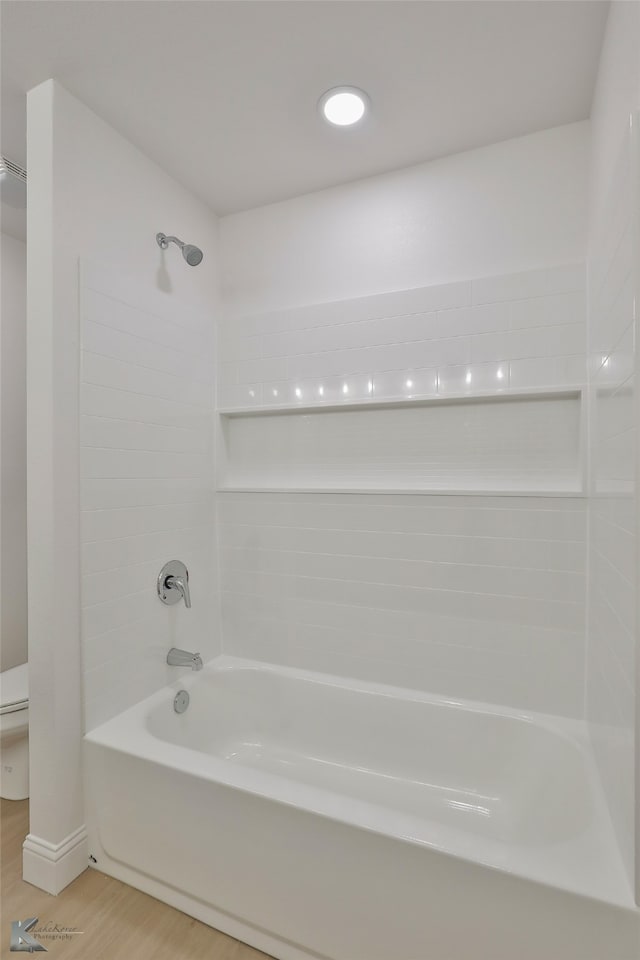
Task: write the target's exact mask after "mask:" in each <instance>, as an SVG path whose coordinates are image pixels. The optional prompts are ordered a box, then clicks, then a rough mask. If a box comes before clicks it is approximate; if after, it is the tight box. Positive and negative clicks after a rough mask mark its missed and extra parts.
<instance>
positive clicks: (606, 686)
mask: <svg viewBox="0 0 640 960" xmlns="http://www.w3.org/2000/svg"><path fill="white" fill-rule="evenodd" d="M635 177H637V171H636V170H634V169H633V164H632V140H631V136H627V137H625V138H624V139H623V145H622V149H621V153H620V156H619V157H618V162H617V166H616V168H615V170H614V171H613V175H612V179H611V183H610V189H609V196H608V198H607V202H606V204H605V205H604V207H603V210H602V212H601V214H600V219H599V220H598V222H597V223H596V224H595V225H594V226H595V230H594V238H593V244H592V255H591V258H590V260H589V263H588V286H589V311H588V333H589V358H588V359H589V363H588V367H589V373H590V384H589V398H590V410H591V417H590V420H591V424H590V441H591V442H590V450H591V471H590V473H591V476H590V480H591V491H592V496H591V497H590V499H589V591H588V597H589V610H588V642H587V695H586V712H587V718H588V720H589V725H590V730H591V736H592V742H593V746H594V750H595V754H596V759H597V761H598V764H599V767H600V773H601V778H602V783H603V785H604V788H605V792H606V794H607V798H608V801H609V806H610V810H611V814H612V820H613V824H614V827H615V830H616V834H617V837H618V843H619V847H620V851H621V853H622V857H623V859H624V862H625V864H626V866H627V870H628V873H629V877H630V879H632V878H633V873H634V832H635V831H634V796H635V787H634V769H635V756H634V749H635V748H634V727H635V711H636V706H635V698H636V696H637V692H636V690H635V679H634V678H635V669H636V667H635V658H636V655H637V654H636V644H637V624H636V593H637V589H638V565H637V556H636V551H637V543H636V517H637V489H636V445H637V427H636V421H637V413H636V411H637V395H636V386H635V375H634V371H635V365H636V354H635V338H636V336H637V333H636V315H635V303H634V291H635V290H636V283H637V278H636V275H635V271H634V255H635V257H637V256H638V251H637V250H635V251H634V243H633V237H634V227H633V217H634V213H635V206H636V203H637V199H636V201H635V202H634V199H633V197H634V190H633V178H635Z"/></svg>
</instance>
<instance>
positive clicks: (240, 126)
mask: <svg viewBox="0 0 640 960" xmlns="http://www.w3.org/2000/svg"><path fill="white" fill-rule="evenodd" d="M607 7H608V4H606V3H600V2H590V0H588V2H581V0H569V2H557V0H551V2H550V0H539V2H520V0H510V2H485V0H472V2H463V0H460V2H452V0H449V2H427V0H414V2H411V0H410V2H405V0H374V2H371V0H350V2H342V0H297V2H286V0H285V2H280V0H278V2H273V0H226V2H218V0H204V2H192V0H172V2H156V0H126V2H115V0H111V2H103V0H32V2H25V0H4V2H3V3H2V5H1V24H2V140H1V149H2V153H4V154H5V155H6V156H8V157H10V158H11V159H13V160H15V161H16V162H18V163H22V164H25V162H26V157H25V152H26V148H25V116H24V114H25V101H24V95H25V92H26V91H27V90H28V89H30V88H31V87H33V86H35V85H36V84H38V83H40V82H41V81H43V80H46V79H48V78H49V77H55V78H56V79H58V80H59V81H60V82H61V83H62V84H63V85H64V86H65V87H66V88H67V89H68V90H69V91H71V92H72V93H74V94H76V95H77V96H78V97H80V98H81V99H82V100H84V101H85V103H87V104H88V105H89V106H90V107H92V108H93V109H94V110H95V111H96V112H97V113H99V114H100V115H101V116H103V117H104V118H105V119H106V120H107V121H108V122H109V123H111V124H112V125H113V126H114V127H116V128H117V129H118V130H120V131H121V132H122V133H123V134H124V135H125V136H126V137H128V138H129V139H130V140H131V141H133V142H134V143H135V144H137V145H138V146H139V147H140V148H141V149H142V150H143V151H145V152H146V153H147V154H148V155H150V156H152V157H154V158H155V159H156V160H157V161H158V163H160V164H161V165H162V166H163V167H164V168H165V169H166V170H167V171H168V172H169V173H171V174H172V175H174V176H175V177H176V178H177V179H179V180H180V181H182V182H183V183H184V184H185V185H186V186H188V187H189V188H190V189H191V190H192V191H193V192H194V193H196V194H197V195H198V196H200V197H201V198H202V199H203V200H205V201H206V202H207V203H208V204H209V205H210V206H211V207H212V208H213V209H214V210H215V211H216V212H218V213H220V214H226V213H229V212H233V211H238V210H244V209H247V208H250V207H254V206H259V205H262V204H265V203H271V202H274V201H277V200H282V199H285V198H288V197H293V196H297V195H299V194H302V193H307V192H309V191H312V190H318V189H321V188H323V187H328V186H332V185H334V184H339V183H344V182H347V181H350V180H355V179H358V178H360V177H366V176H370V175H372V174H376V173H381V172H384V171H387V170H391V169H395V168H398V167H403V166H407V165H410V164H413V163H417V162H419V161H422V160H428V159H432V158H435V157H439V156H444V155H446V154H450V153H455V152H457V151H460V150H467V149H470V148H473V147H477V146H482V145H485V144H488V143H493V142H496V141H499V140H504V139H507V138H509V137H516V136H519V135H522V134H526V133H530V132H533V131H536V130H541V129H544V128H546V127H552V126H556V125H558V124H563V123H568V122H571V121H574V120H580V119H583V118H585V117H587V116H588V115H589V112H590V105H591V96H592V91H593V86H594V81H595V75H596V70H597V63H598V56H599V52H600V45H601V41H602V34H603V29H604V22H605V19H606V13H607ZM338 84H353V85H355V86H359V87H362V88H363V89H364V90H366V91H367V93H368V94H369V96H370V98H371V101H372V114H371V116H370V118H369V119H368V120H367V122H366V123H365V124H364V125H363V126H361V127H359V128H352V129H342V130H340V129H337V128H330V127H328V126H327V125H326V124H324V123H323V122H322V121H321V120H320V118H319V115H318V113H317V110H316V104H317V100H318V98H319V97H320V95H321V94H322V93H323V92H324V91H325V90H326V89H327V88H329V87H332V86H336V85H338Z"/></svg>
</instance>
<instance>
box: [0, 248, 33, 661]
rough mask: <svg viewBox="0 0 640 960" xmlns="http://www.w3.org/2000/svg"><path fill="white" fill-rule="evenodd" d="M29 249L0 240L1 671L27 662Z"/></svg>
mask: <svg viewBox="0 0 640 960" xmlns="http://www.w3.org/2000/svg"><path fill="white" fill-rule="evenodd" d="M26 269H27V249H26V246H25V244H24V243H23V242H22V241H20V240H15V239H14V238H13V237H10V236H9V235H8V234H6V233H2V234H1V236H0V274H1V275H0V282H1V286H2V295H1V296H2V302H1V314H2V327H1V330H0V357H1V368H0V390H1V391H2V393H1V396H0V409H1V411H2V420H1V423H0V437H1V438H2V440H1V442H2V449H1V451H0V462H1V465H2V466H1V473H0V496H1V500H0V543H1V547H0V549H1V557H0V569H1V570H2V576H1V579H0V584H1V589H0V611H1V621H0V631H1V641H0V666H1V669H2V670H8V669H9V668H10V667H15V666H16V665H17V664H20V663H24V662H25V661H26V659H27V497H26V483H27V459H26V457H27V451H26V399H27V398H26V378H27V366H26V323H27V303H26V293H27V278H26Z"/></svg>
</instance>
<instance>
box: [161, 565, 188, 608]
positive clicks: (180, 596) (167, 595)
mask: <svg viewBox="0 0 640 960" xmlns="http://www.w3.org/2000/svg"><path fill="white" fill-rule="evenodd" d="M157 590H158V596H159V597H160V599H161V600H162V602H163V603H166V604H168V605H169V606H172V605H173V604H174V603H179V602H180V601H181V600H184V605H185V607H190V606H191V593H190V591H189V571H188V570H187V568H186V567H185V565H184V563H183V562H182V561H181V560H170V561H169V562H168V563H165V565H164V567H163V568H162V570H161V571H160V573H159V574H158V581H157Z"/></svg>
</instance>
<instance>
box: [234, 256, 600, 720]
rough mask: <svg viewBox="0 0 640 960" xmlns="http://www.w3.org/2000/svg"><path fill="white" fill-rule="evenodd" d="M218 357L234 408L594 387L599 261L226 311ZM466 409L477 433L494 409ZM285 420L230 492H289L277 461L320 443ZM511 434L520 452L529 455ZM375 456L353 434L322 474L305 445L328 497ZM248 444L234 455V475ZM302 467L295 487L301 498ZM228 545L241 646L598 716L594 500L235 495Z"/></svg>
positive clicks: (396, 470) (289, 659) (392, 463)
mask: <svg viewBox="0 0 640 960" xmlns="http://www.w3.org/2000/svg"><path fill="white" fill-rule="evenodd" d="M219 349H220V360H221V363H220V365H219V392H218V400H219V405H220V406H221V407H223V408H224V407H242V408H245V407H252V406H263V407H268V406H269V405H270V404H273V405H277V406H290V407H295V406H299V405H300V404H302V405H307V404H311V403H314V404H315V403H317V404H319V405H322V404H323V403H331V404H334V405H335V404H337V403H341V402H342V401H347V402H350V401H353V400H357V401H367V400H371V399H373V400H380V399H387V398H398V397H405V398H408V397H430V396H438V395H443V396H447V395H450V394H469V393H474V392H478V393H489V394H495V393H505V392H507V391H509V390H514V391H518V390H523V389H525V390H528V389H533V388H537V387H540V388H548V387H569V386H576V387H578V386H581V385H582V384H583V383H584V381H585V378H586V370H585V317H584V265H583V264H569V265H560V266H558V267H554V268H550V269H546V270H535V271H529V272H525V273H520V274H510V275H508V276H501V277H491V278H478V279H473V280H470V281H468V282H467V281H465V282H460V283H452V284H446V285H444V286H438V287H428V288H423V289H417V290H409V291H400V292H398V293H393V294H383V295H380V296H374V297H366V298H361V299H358V300H353V301H346V302H334V303H326V304H317V305H314V306H310V307H302V308H299V309H289V310H283V311H278V312H273V313H270V314H265V315H259V316H253V317H240V318H231V317H228V318H226V319H225V320H224V321H223V322H222V323H221V331H220V342H219ZM469 381H471V382H469ZM345 386H346V387H347V390H346V391H345V390H344V388H345ZM480 406H481V405H478V407H480ZM507 406H510V405H507ZM444 409H446V408H445V407H441V408H440V415H441V413H442V410H444ZM460 409H466V411H467V414H468V417H469V418H470V422H474V423H475V422H476V420H477V417H478V416H479V414H478V408H474V407H473V406H472V407H468V406H467V407H466V408H460ZM394 413H395V411H394ZM370 415H371V414H370V413H367V414H366V416H367V417H368V416H370ZM385 415H386V414H385ZM398 415H399V416H402V411H399V412H398ZM405 415H406V416H407V418H408V419H410V418H411V416H414V411H411V412H409V411H407V410H406V409H405ZM324 416H329V417H331V416H333V415H332V414H323V417H324ZM335 416H337V417H340V418H343V417H345V416H346V417H347V418H349V417H350V416H351V415H350V414H345V413H339V414H336V415H335ZM354 416H355V417H356V419H357V415H354ZM309 419H310V418H309V417H307V418H300V423H302V421H303V420H305V421H308V420H309ZM268 420H269V421H271V420H273V421H274V422H275V420H276V418H271V417H269V418H268ZM543 421H544V422H543ZM248 422H249V423H250V424H251V423H254V424H257V425H258V428H259V427H260V424H261V421H260V419H259V418H256V419H255V420H251V419H250V420H249V421H248ZM266 422H267V421H262V425H263V426H264V424H265V423H266ZM279 422H280V426H282V424H283V423H285V425H286V427H287V429H288V436H285V435H282V436H279V438H278V437H276V438H274V437H273V436H272V435H271V434H269V435H267V431H266V429H265V430H264V431H263V436H262V439H260V436H259V432H260V431H259V429H258V430H257V431H256V430H254V431H253V438H251V437H249V438H247V437H244V440H243V441H241V442H240V447H242V449H243V450H244V455H246V456H245V459H246V458H249V459H251V456H253V461H252V463H251V464H250V465H249V466H250V468H251V469H247V471H245V474H244V475H243V476H242V477H240V476H238V475H237V474H236V476H235V478H234V477H232V476H231V474H230V473H228V474H227V480H231V481H233V480H235V482H237V483H241V482H243V481H244V482H247V483H248V481H249V475H250V474H251V472H252V471H253V476H254V478H255V477H256V475H257V474H258V472H259V470H258V468H259V467H260V464H263V468H262V474H263V475H262V482H263V484H264V486H265V487H268V486H270V485H275V483H274V478H273V477H271V478H266V479H265V476H264V469H265V468H264V464H266V463H269V462H273V461H274V459H276V460H277V459H278V457H276V456H275V454H274V449H275V453H278V455H280V454H282V453H283V451H285V452H286V450H287V449H289V452H291V451H294V453H295V452H296V451H297V452H299V445H300V443H302V445H303V447H304V442H303V441H304V436H302V437H300V436H299V433H300V431H301V430H302V432H303V433H304V432H305V428H304V427H303V426H300V424H298V426H296V422H297V419H296V421H294V420H292V418H290V417H282V418H281V419H280V421H279ZM327 422H328V421H327ZM340 422H341V423H343V424H344V423H345V422H346V420H340ZM403 422H404V421H403ZM239 423H240V424H241V425H240V427H239V430H240V432H242V431H243V429H245V428H246V423H245V426H244V427H243V426H242V422H241V421H229V423H228V425H227V426H228V428H229V429H230V430H231V431H233V429H234V426H235V427H237V426H238V424H239ZM387 426H388V425H387ZM450 426H451V425H450ZM480 426H482V425H480ZM485 426H486V424H485ZM494 426H495V424H494ZM540 426H541V427H542V433H545V432H546V435H547V436H550V435H551V434H552V433H553V431H554V430H555V429H557V428H558V424H557V423H556V422H555V421H554V411H549V412H548V413H547V415H546V416H545V417H544V418H542V420H541V421H540ZM575 426H576V425H575V424H574V427H573V428H572V442H575V433H576V431H575ZM393 429H394V430H396V431H398V430H399V433H398V434H397V435H395V436H393V437H391V438H390V442H389V451H390V452H389V451H387V453H388V456H384V455H380V454H379V456H378V459H377V460H376V459H375V457H373V456H371V457H369V461H370V463H369V465H370V466H372V465H373V466H372V469H373V468H375V471H377V472H376V477H377V480H378V481H379V482H380V481H382V483H384V479H383V478H386V479H387V480H389V479H390V478H391V477H392V475H393V480H394V483H387V486H394V485H395V484H398V485H401V481H402V479H404V481H405V482H406V479H407V469H405V467H406V462H407V461H406V460H405V461H403V459H402V456H400V455H399V453H398V445H400V447H402V435H401V434H402V428H399V426H398V424H396V425H395V427H394V428H393ZM245 432H246V431H245ZM249 432H251V431H249ZM280 432H281V433H282V431H280ZM311 432H312V433H313V431H311ZM436 432H437V431H436ZM444 432H445V433H446V431H444ZM529 432H530V431H529ZM285 433H286V431H285ZM343 433H344V431H343ZM347 433H348V431H347ZM495 433H496V436H495V437H494V440H495V442H496V443H498V444H499V443H500V437H499V436H498V434H500V430H496V431H495ZM523 433H527V430H526V429H525V430H523ZM307 434H308V430H307ZM480 434H481V431H480ZM480 434H479V435H478V436H475V437H473V436H471V435H468V436H467V438H466V439H467V442H466V443H464V444H463V447H464V449H463V453H464V455H466V456H467V458H468V459H467V463H466V469H467V474H468V480H469V484H470V485H471V480H472V478H473V476H474V473H475V475H476V476H478V475H479V473H480V469H479V467H480V465H481V464H482V462H483V452H485V446H484V445H483V444H482V443H481V442H479V437H480ZM541 435H542V434H541ZM384 436H385V437H389V436H390V434H389V430H387V432H386V433H384ZM411 436H412V437H413V438H414V439H415V431H414V432H413V433H412V434H411ZM509 436H511V435H509ZM440 439H441V440H442V442H443V443H444V442H445V440H446V438H445V437H444V435H443V436H441V437H440ZM501 439H502V440H503V441H504V446H505V451H506V449H507V448H509V447H510V446H513V447H514V448H515V449H518V448H519V446H520V445H521V438H514V437H511V440H509V439H508V437H506V436H504V435H503V436H502V437H501ZM235 440H236V441H238V440H239V435H238V433H237V432H236V435H235ZM307 440H308V436H307ZM315 440H316V441H318V437H316V438H315ZM227 441H229V435H227ZM244 441H246V442H244ZM392 441H393V442H392ZM565 442H566V437H565ZM243 443H244V445H243ZM362 443H363V441H362V440H361V439H359V438H358V436H357V430H356V431H355V432H352V433H351V434H349V436H346V435H345V436H342V437H341V440H340V447H341V449H342V455H341V457H338V456H337V454H336V453H335V450H334V451H333V453H334V456H333V460H332V462H331V464H329V465H327V463H326V462H325V461H326V458H327V457H328V454H327V451H326V450H325V451H324V453H325V461H323V458H322V457H321V456H319V453H321V452H322V451H321V450H320V447H315V446H314V443H311V445H310V446H308V447H305V448H304V449H306V450H307V453H308V455H309V458H310V459H312V460H313V461H314V462H315V463H316V468H317V469H316V471H315V472H316V475H317V476H320V475H322V474H323V473H324V474H327V476H328V478H329V482H328V484H327V485H328V486H330V485H331V483H332V482H333V483H335V482H336V474H335V469H333V468H335V467H336V466H340V465H342V466H343V467H344V463H352V461H353V457H354V455H355V454H354V451H356V452H357V450H359V449H360V448H361V446H362ZM452 444H453V441H452ZM252 445H255V449H254V450H253V453H252V452H251V449H252ZM410 446H411V450H410V451H409V452H410V453H411V451H413V453H415V450H414V449H413V446H414V445H412V444H410ZM459 446H460V444H459V443H458V447H459ZM240 447H238V446H237V445H236V447H235V448H234V449H233V450H232V451H231V453H232V454H233V456H232V459H233V460H234V465H235V466H236V467H237V466H238V463H239V461H240V460H242V457H238V454H239V453H240V452H241V451H240ZM383 447H384V444H383ZM323 449H324V448H323ZM564 449H565V447H564V446H563V450H564ZM256 451H258V452H256ZM369 452H370V453H371V451H369ZM440 452H441V453H442V451H440ZM503 452H504V451H503ZM512 452H513V451H512ZM565 452H566V451H565ZM458 453H460V451H458ZM298 459H301V460H304V459H305V457H304V456H302V457H301V458H298ZM485 459H486V458H485ZM409 460H411V456H410V457H409ZM432 460H433V458H432ZM343 461H344V462H343ZM245 466H246V464H245ZM328 466H330V467H331V470H328ZM352 466H353V470H351V473H350V472H349V470H346V475H348V476H347V477H346V479H349V477H350V478H351V480H353V475H354V474H355V471H356V466H355V465H353V463H352ZM360 466H361V465H360ZM412 466H413V467H415V463H413V462H412ZM484 466H486V464H484ZM294 467H295V468H296V469H297V467H299V464H296V465H294V464H289V466H288V468H287V471H285V474H286V475H283V476H282V477H281V478H280V479H281V480H282V486H284V487H286V486H292V485H295V474H294V473H292V470H293V468H294ZM486 473H487V471H486V470H485V474H486ZM329 475H330V476H329ZM459 475H460V474H459V471H458V477H459ZM327 476H325V477H324V479H325V480H326V479H327ZM307 479H308V478H307ZM346 479H345V478H344V477H343V482H345V483H346ZM418 481H420V478H418ZM422 481H424V477H422ZM500 481H501V482H499V483H498V484H496V485H498V486H500V487H501V488H502V487H503V486H505V487H506V486H507V485H506V484H505V483H504V476H501V478H500ZM420 482H421V481H420ZM420 482H417V484H416V485H417V486H420ZM451 482H452V478H451V476H448V478H445V483H444V485H445V486H446V483H451ZM363 485H364V484H363ZM256 486H258V487H259V486H260V483H257V484H256ZM574 489H575V488H574ZM218 533H219V542H220V551H221V569H222V587H223V627H224V638H225V649H226V650H227V651H228V652H230V653H235V654H237V655H240V656H250V657H257V658H258V659H263V660H268V661H273V662H277V663H288V664H296V665H299V666H303V667H308V668H311V669H318V670H326V671H328V672H334V673H336V672H337V673H342V674H345V675H349V676H355V677H360V678H370V679H375V680H380V681H383V682H390V683H398V684H401V685H405V686H413V687H417V688H420V689H425V690H430V691H434V692H437V693H442V694H446V695H448V696H452V697H456V696H459V697H470V698H475V699H479V700H485V701H489V702H494V703H501V704H510V705H513V706H517V707H523V708H533V709H538V710H543V711H549V712H552V713H560V714H568V715H571V716H580V715H581V714H582V712H583V708H584V705H583V696H584V608H585V595H584V588H585V536H586V534H585V501H584V500H583V499H581V498H579V497H576V498H573V497H566V498H561V497H557V498H554V497H544V498H542V497H540V498H529V497H526V496H516V497H513V496H512V497H507V496H504V497H492V496H489V495H485V496H465V495H459V496H455V497H448V496H431V497H429V496H412V495H402V496H400V495H390V494H388V495H380V494H375V493H369V494H358V493H353V494H339V493H331V492H326V493H324V492H323V493H307V494H305V493H293V492H292V493H277V492H272V493H269V492H266V491H265V492H252V493H251V492H245V493H239V492H229V493H222V494H220V495H219V499H218Z"/></svg>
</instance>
